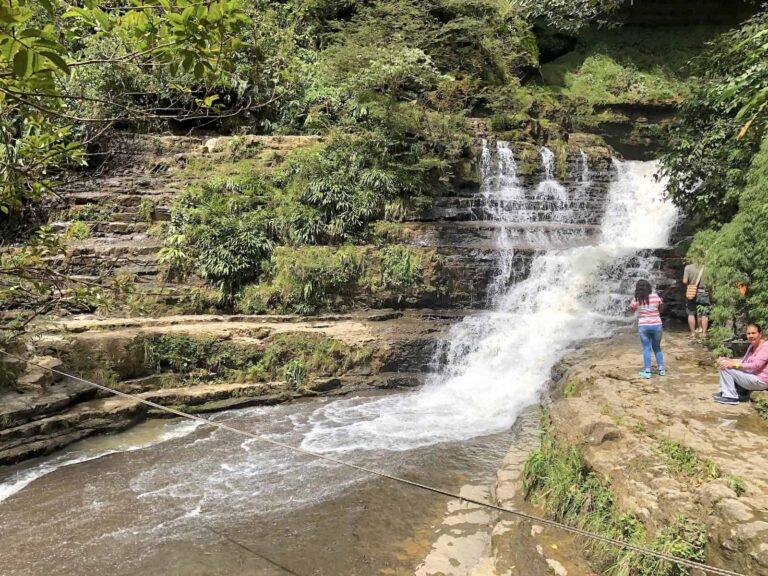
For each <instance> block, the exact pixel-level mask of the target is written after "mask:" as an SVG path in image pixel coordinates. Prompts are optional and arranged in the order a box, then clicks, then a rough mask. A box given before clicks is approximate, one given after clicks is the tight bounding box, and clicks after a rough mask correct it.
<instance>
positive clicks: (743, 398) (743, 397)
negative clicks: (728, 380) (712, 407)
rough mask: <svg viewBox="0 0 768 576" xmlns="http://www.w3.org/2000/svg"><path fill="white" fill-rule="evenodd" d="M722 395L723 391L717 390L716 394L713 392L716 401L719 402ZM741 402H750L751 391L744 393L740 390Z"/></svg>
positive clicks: (713, 398)
mask: <svg viewBox="0 0 768 576" xmlns="http://www.w3.org/2000/svg"><path fill="white" fill-rule="evenodd" d="M722 397H723V393H722V392H715V393H714V394H712V400H714V401H715V402H717V399H718V398H722ZM728 400H733V398H728ZM739 402H749V393H746V394H742V393H741V392H739Z"/></svg>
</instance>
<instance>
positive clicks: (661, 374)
mask: <svg viewBox="0 0 768 576" xmlns="http://www.w3.org/2000/svg"><path fill="white" fill-rule="evenodd" d="M666 375H667V371H666V370H665V369H664V368H659V376H666Z"/></svg>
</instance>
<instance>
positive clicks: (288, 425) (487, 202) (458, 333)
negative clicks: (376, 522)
mask: <svg viewBox="0 0 768 576" xmlns="http://www.w3.org/2000/svg"><path fill="white" fill-rule="evenodd" d="M541 160H542V179H541V181H540V182H539V183H537V184H535V185H523V183H522V179H521V178H520V177H519V175H518V173H517V164H516V161H515V158H514V153H513V146H511V145H510V144H509V143H506V142H496V143H494V144H492V145H491V144H489V143H487V142H486V143H484V145H483V149H482V153H481V157H480V170H481V173H482V186H481V190H480V195H481V196H482V199H483V202H484V211H485V213H486V215H487V216H486V218H487V219H488V220H489V221H490V222H492V223H493V224H494V226H497V227H498V230H499V234H498V249H499V259H498V271H497V274H496V277H495V279H494V281H493V282H492V283H491V285H490V294H489V301H490V302H491V307H490V309H489V310H487V311H485V312H482V313H478V314H475V315H472V316H469V317H466V318H465V319H464V320H463V321H462V322H460V323H458V324H456V325H455V326H454V327H453V328H452V330H451V332H450V334H449V337H448V338H447V340H446V342H445V343H444V344H443V345H442V347H441V350H440V352H439V357H440V362H439V363H438V366H439V368H437V369H436V370H435V372H434V373H433V374H432V375H431V376H430V377H429V379H428V382H427V383H426V384H425V385H424V386H423V387H422V388H421V389H419V390H417V391H415V392H410V393H400V394H392V395H387V396H380V397H371V396H356V397H351V398H344V399H324V400H322V401H313V402H297V403H293V404H290V405H283V406H276V407H259V408H248V409H243V410H237V411H231V412H225V413H221V414H219V415H218V416H217V418H220V419H226V420H227V421H228V422H230V423H231V424H232V425H234V426H237V427H243V428H246V429H248V430H250V431H252V432H254V433H257V434H262V435H264V436H267V437H271V438H275V439H278V440H280V441H282V442H285V443H288V444H293V445H300V446H301V447H302V448H305V449H309V450H313V451H317V452H324V453H335V454H341V455H342V457H343V458H344V459H346V460H348V461H351V462H355V463H359V464H363V465H367V466H371V467H374V468H380V469H385V470H388V471H392V472H401V473H403V472H405V473H406V475H408V474H410V475H411V476H412V477H417V478H421V479H423V480H424V481H425V482H427V483H429V482H436V483H441V482H443V481H445V478H456V477H460V476H463V477H464V478H466V472H464V470H465V469H468V468H469V467H471V466H472V465H474V466H475V467H476V468H477V469H480V468H482V470H484V472H483V474H488V471H489V470H492V469H494V468H495V463H496V462H498V458H499V454H503V452H504V450H505V445H506V446H508V445H509V443H510V442H511V440H510V439H509V436H505V434H507V433H508V430H509V429H510V427H511V426H512V424H513V423H514V422H515V420H516V418H517V417H518V415H519V414H520V413H521V411H523V410H524V409H525V408H526V407H529V406H531V405H532V404H535V403H536V402H537V401H538V399H539V395H540V393H541V390H542V389H543V387H544V386H545V383H546V382H547V379H548V378H549V374H550V372H551V369H552V366H553V365H554V364H555V362H557V361H558V360H559V359H560V357H561V356H562V355H563V354H564V353H565V352H566V351H567V350H568V349H569V348H570V347H572V346H573V345H574V344H575V343H577V342H578V341H580V340H582V339H584V338H589V337H594V336H604V335H607V334H608V333H610V331H611V330H612V329H614V327H615V326H617V325H623V324H625V323H626V318H625V317H624V316H623V315H622V310H623V307H624V305H625V304H626V300H627V298H628V295H629V292H630V291H631V288H632V286H633V284H634V281H635V279H636V278H638V277H641V276H645V277H648V276H650V275H652V273H653V266H654V260H653V258H650V257H644V256H642V255H641V254H644V253H643V252H640V251H641V250H645V249H648V248H656V247H662V246H664V245H665V244H666V242H667V237H668V235H669V232H670V230H671V227H672V225H673V223H674V221H675V218H676V213H675V210H674V208H673V207H671V206H670V205H669V204H668V203H666V202H664V201H663V199H662V198H663V189H664V187H663V183H660V182H657V181H655V180H654V178H653V174H654V171H655V165H654V164H653V163H643V162H624V161H619V160H614V162H613V168H612V169H613V172H614V173H615V174H614V180H613V182H612V183H611V184H610V186H609V189H608V190H607V192H606V191H605V190H603V191H602V192H599V191H597V190H596V189H595V185H593V183H592V181H591V173H590V169H589V164H588V158H587V156H586V154H584V153H581V154H580V155H579V158H578V162H577V171H578V174H574V175H573V178H572V181H571V183H570V184H569V185H568V186H566V185H564V184H563V183H561V182H559V181H558V180H557V179H556V177H555V162H554V160H555V159H554V154H552V152H551V151H550V150H548V149H547V148H542V149H541ZM603 195H604V196H605V197H604V198H603ZM596 203H600V204H602V205H604V211H603V215H602V218H595V216H594V214H593V213H592V212H590V210H591V209H592V208H591V207H594V206H595V204H596ZM593 220H594V221H595V222H599V225H596V224H595V223H594V222H593ZM518 253H526V254H530V255H531V261H530V271H529V273H528V274H527V276H526V277H524V278H517V277H514V275H513V272H512V271H513V270H514V268H513V267H512V260H513V258H514V256H515V254H518ZM117 438H119V436H118V437H117ZM88 442H91V441H86V443H83V444H82V445H75V446H73V447H72V448H71V449H68V450H67V451H66V452H64V453H62V454H59V455H56V456H53V457H50V458H46V459H42V461H41V462H39V463H36V464H35V465H34V466H30V467H27V468H25V469H24V470H22V471H20V472H19V473H18V474H16V475H15V476H13V477H11V478H6V479H5V480H4V481H3V480H1V479H0V495H2V498H4V499H7V500H6V501H5V502H3V501H2V500H0V523H3V525H4V526H8V531H9V533H13V539H14V543H11V544H13V545H10V546H8V547H7V548H6V550H5V552H0V563H2V564H3V565H5V566H9V565H14V564H15V563H18V562H19V560H18V558H23V562H26V564H24V565H21V564H19V565H18V566H17V568H18V569H14V570H12V571H10V572H9V574H18V575H22V574H24V575H27V574H37V573H46V571H49V570H50V569H51V567H52V566H56V567H58V568H59V569H61V570H62V572H61V573H85V572H89V573H92V574H104V575H106V574H110V575H111V576H114V574H116V573H131V572H130V571H131V570H137V569H139V568H141V567H145V566H146V565H147V563H150V562H158V561H162V562H171V561H172V560H173V558H174V554H175V555H177V556H178V555H182V556H183V555H184V554H186V555H187V556H189V557H190V558H193V557H194V558H196V557H197V556H196V554H197V555H198V556H199V555H200V554H204V553H210V554H213V555H214V557H215V558H218V560H219V562H221V563H223V564H222V565H224V566H227V567H228V569H229V572H228V573H231V574H240V573H242V574H246V573H253V572H248V571H247V570H246V569H245V568H243V571H242V572H241V571H239V569H240V568H242V566H241V564H238V563H237V561H236V560H235V559H229V555H230V554H231V552H227V550H226V549H225V548H226V547H224V546H223V545H222V547H221V548H215V546H214V547H213V548H211V546H213V545H212V544H210V543H209V542H208V541H207V540H206V539H205V538H203V539H202V540H201V536H200V530H199V527H198V526H197V524H196V522H198V521H200V519H203V520H205V522H206V524H207V525H209V526H218V527H225V528H227V529H229V530H237V531H238V534H239V537H240V539H241V540H242V539H245V540H246V541H249V542H254V543H258V542H259V539H262V540H265V541H272V540H275V541H277V542H282V541H281V540H280V539H279V536H280V535H279V533H278V532H277V531H276V529H273V528H271V526H273V525H275V526H283V524H281V522H288V524H287V526H288V528H286V530H294V532H295V533H299V534H301V535H302V536H301V537H303V538H305V540H306V541H305V542H295V543H293V544H294V545H295V546H294V547H293V548H292V547H290V546H286V547H285V552H286V554H288V556H289V557H290V554H291V553H292V552H291V551H292V550H300V549H302V548H301V547H302V546H305V547H306V546H309V547H310V549H311V550H313V553H314V554H316V556H317V558H321V557H323V558H325V557H326V556H327V558H326V560H317V562H321V563H322V562H328V563H333V562H340V561H341V560H340V558H341V557H342V556H343V555H344V554H353V550H354V547H355V546H365V544H360V543H358V544H355V543H354V542H350V543H348V545H347V546H346V547H345V548H344V552H338V553H334V551H333V550H330V551H328V550H327V547H328V546H327V542H326V541H325V540H322V538H320V540H319V543H316V544H307V542H310V541H311V542H314V540H313V538H314V539H315V540H317V539H318V538H319V537H318V536H316V535H315V533H314V532H309V531H308V528H307V526H314V525H315V524H313V523H317V522H320V523H321V524H322V525H323V526H326V529H329V530H330V529H332V527H333V526H335V525H336V522H339V520H338V519H335V518H334V517H333V515H334V514H340V515H342V517H343V518H348V517H349V515H354V514H356V513H357V512H355V505H356V502H357V500H356V498H357V497H358V496H357V495H359V494H366V497H365V499H364V501H365V502H368V503H370V506H371V508H372V510H379V508H381V511H379V512H377V514H379V515H381V514H387V513H388V510H389V507H390V506H391V504H385V505H382V506H380V505H379V504H376V502H378V501H377V500H375V498H381V497H383V496H382V494H384V493H386V494H389V493H390V492H389V491H392V492H391V494H396V495H397V498H402V494H401V493H400V492H396V491H395V490H396V488H397V487H392V486H388V485H384V486H383V485H381V484H375V483H374V481H372V480H371V479H370V478H368V477H366V476H363V475H360V474H356V473H349V471H347V470H341V469H339V468H338V467H337V466H333V465H329V464H328V463H326V462H318V461H314V460H311V459H307V458H305V457H297V456H295V455H294V454H291V453H286V451H284V450H281V449H279V448H274V447H270V446H264V445H262V444H259V443H257V442H255V441H245V442H243V441H242V439H241V438H237V437H233V436H232V435H230V434H225V433H223V432H221V431H211V430H206V429H203V428H200V429H196V427H195V426H190V425H189V424H187V423H178V424H170V423H164V424H163V425H162V427H161V429H160V433H159V434H158V442H163V444H156V445H154V446H153V445H151V443H148V442H147V441H146V439H145V438H139V439H137V440H136V442H135V443H134V444H135V446H134V445H133V444H131V445H130V446H124V445H122V444H121V445H120V446H119V447H117V448H115V446H114V445H112V446H104V445H102V444H100V443H99V442H91V443H90V444H88ZM137 447H139V448H143V449H135V448H137ZM101 456H104V457H103V458H100V459H99V457H101ZM469 462H473V464H471V465H468V463H469ZM478 462H481V463H482V464H481V465H479V466H478V464H477V463H478ZM53 472H55V474H53ZM46 476H48V477H46ZM373 487H375V489H374V488H373ZM369 492H370V493H371V494H370V495H368V494H369ZM379 493H382V494H379ZM418 496H419V495H418V494H417V495H413V496H410V497H412V498H413V500H408V501H407V502H406V504H404V505H403V508H402V509H400V510H399V514H397V512H398V511H395V512H394V513H395V514H397V516H398V518H400V517H407V516H408V515H409V513H415V509H416V508H418V507H419V506H426V505H427V504H425V503H424V502H423V501H422V500H421V499H418ZM361 498H362V497H361ZM345 499H346V500H345ZM337 501H338V502H337ZM366 506H368V504H366ZM377 506H378V507H377ZM338 509H341V510H342V511H338ZM318 510H319V512H318ZM321 513H322V514H326V516H327V517H326V516H323V517H322V518H319V517H318V516H317V514H321ZM421 513H422V514H423V515H425V514H426V513H427V512H426V511H425V510H422V512H421ZM313 515H314V516H313ZM366 518H367V517H366ZM386 520H387V522H389V521H390V518H389V517H387V518H386ZM254 522H255V523H256V524H254ZM323 523H324V524H323ZM366 526H368V524H366ZM386 526H387V524H385V525H384V526H383V527H381V530H382V533H381V534H380V533H379V532H374V533H373V535H372V538H374V539H375V538H382V537H384V536H382V534H384V535H386V534H387V527H386ZM406 526H407V525H406ZM360 529H361V530H362V528H360ZM365 530H369V528H367V527H366V528H365ZM370 530H374V529H373V528H371V529H370ZM404 530H405V531H407V530H408V529H407V528H405V529H404ZM65 533H66V534H70V537H63V536H61V535H63V534H65ZM55 534H57V535H59V536H58V537H54V535H55ZM249 538H250V540H249ZM150 543H151V546H149V544H150ZM163 543H165V544H163ZM22 544H23V548H18V550H21V552H11V549H13V548H14V546H17V547H18V546H22ZM281 545H283V546H285V545H284V544H276V546H281ZM148 546H149V547H148ZM41 550H45V554H41V552H40V551H41ZM200 550H209V552H200ZM334 550H335V549H334ZM374 550H375V547H372V548H370V551H369V552H368V553H369V554H372V555H373V554H375V552H374ZM382 553H383V552H381V551H379V554H382ZM12 554H18V555H19V556H13V555H12ZM164 554H167V555H169V556H168V558H166V557H165V556H164ZM324 555H326V556H324ZM115 558H119V562H120V563H121V567H122V568H124V571H123V572H114V571H113V570H112V569H111V567H112V566H113V565H114V562H115ZM182 560H183V558H182V557H181V556H179V558H177V560H176V561H177V562H182ZM352 561H353V560H350V562H352ZM336 568H337V569H338V571H337V572H335V573H338V574H343V573H351V572H345V568H344V567H341V565H336ZM159 573H162V572H159ZM222 573H223V572H222ZM264 573H265V574H266V573H272V572H264ZM278 573H279V572H278ZM322 573H324V574H330V573H334V572H333V571H332V570H330V569H328V570H324V571H323V572H322Z"/></svg>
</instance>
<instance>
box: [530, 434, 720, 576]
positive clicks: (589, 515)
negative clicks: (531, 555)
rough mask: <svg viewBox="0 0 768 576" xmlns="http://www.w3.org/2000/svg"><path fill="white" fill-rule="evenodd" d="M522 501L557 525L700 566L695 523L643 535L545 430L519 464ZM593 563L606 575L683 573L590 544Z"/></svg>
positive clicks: (678, 522) (699, 532) (701, 539)
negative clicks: (547, 514)
mask: <svg viewBox="0 0 768 576" xmlns="http://www.w3.org/2000/svg"><path fill="white" fill-rule="evenodd" d="M524 488H525V491H526V497H527V498H533V499H534V500H535V501H536V502H537V503H539V504H542V505H543V506H544V507H545V508H546V509H547V510H548V511H549V512H550V513H551V514H552V515H553V516H554V517H555V518H556V519H557V520H559V521H562V522H566V523H568V524H570V525H572V526H578V527H581V528H585V529H588V530H590V531H593V532H597V533H599V534H602V535H605V536H608V537H611V538H615V539H618V540H623V541H626V542H629V543H632V544H635V545H638V546H644V547H648V548H651V549H653V550H658V551H661V552H664V553H667V554H672V555H674V556H679V557H680V558H686V559H689V560H695V561H703V560H704V546H705V544H706V531H705V529H704V527H703V526H701V525H700V524H698V523H697V522H695V521H693V520H691V519H689V518H685V517H683V516H680V517H678V518H677V519H675V521H674V522H672V523H671V524H670V525H669V526H666V527H663V528H661V529H659V530H658V531H657V533H656V534H655V535H649V534H648V532H647V531H646V529H645V527H644V526H643V524H642V522H640V520H639V519H638V518H637V516H635V515H634V514H632V513H631V512H623V511H621V510H620V509H619V508H618V506H617V505H616V501H615V498H614V495H613V493H612V492H611V490H610V487H609V486H608V485H607V484H606V483H605V482H603V481H602V480H601V479H600V478H598V477H597V476H596V475H595V474H594V473H593V472H591V471H590V470H589V469H588V468H587V466H586V465H585V464H584V460H583V458H582V455H581V452H580V451H579V449H578V448H575V447H568V446H564V445H561V444H560V443H558V442H557V440H556V439H555V437H554V434H553V431H552V429H551V426H545V433H544V434H543V436H542V442H541V446H540V447H539V449H538V450H537V451H535V452H533V453H532V454H531V455H530V456H529V458H528V460H527V461H526V463H525V470H524ZM590 546H591V548H590V549H591V553H592V556H593V562H594V563H595V564H597V566H598V567H599V568H600V570H601V573H603V574H609V575H612V576H651V575H653V576H673V575H674V576H679V575H683V574H688V573H689V572H688V570H687V569H685V568H682V567H680V566H677V565H674V564H670V563H668V562H664V561H660V560H657V559H654V558H652V557H650V556H645V555H641V554H637V553H635V552H626V551H621V550H619V549H617V548H615V547H609V546H606V545H601V544H594V543H593V544H590Z"/></svg>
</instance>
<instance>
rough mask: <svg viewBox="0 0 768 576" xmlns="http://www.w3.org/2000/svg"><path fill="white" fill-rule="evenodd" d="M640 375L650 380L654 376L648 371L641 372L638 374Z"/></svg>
mask: <svg viewBox="0 0 768 576" xmlns="http://www.w3.org/2000/svg"><path fill="white" fill-rule="evenodd" d="M638 374H640V376H642V377H643V378H650V377H651V376H653V374H651V373H650V371H648V370H641V371H640V372H638Z"/></svg>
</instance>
